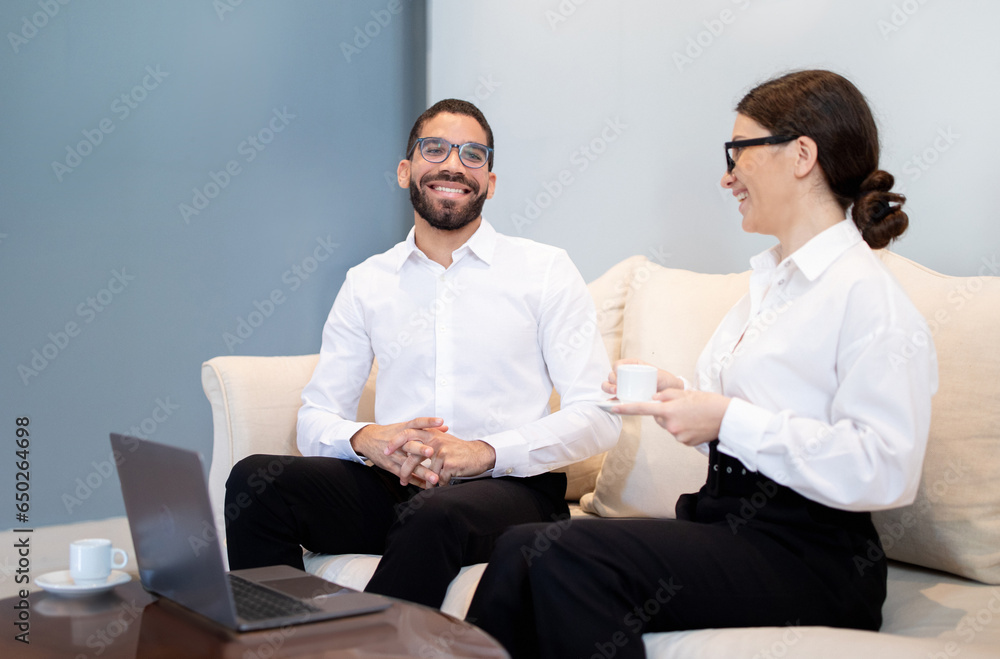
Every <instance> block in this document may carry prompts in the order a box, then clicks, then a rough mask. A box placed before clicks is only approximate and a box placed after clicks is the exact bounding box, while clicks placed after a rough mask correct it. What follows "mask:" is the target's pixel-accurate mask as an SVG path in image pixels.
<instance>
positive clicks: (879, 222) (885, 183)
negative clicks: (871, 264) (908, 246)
mask: <svg viewBox="0 0 1000 659" xmlns="http://www.w3.org/2000/svg"><path fill="white" fill-rule="evenodd" d="M894 182H895V179H893V177H892V174H890V173H889V172H886V171H882V170H881V169H876V170H875V171H874V172H872V173H871V174H869V175H868V176H867V177H866V178H865V180H864V181H862V183H861V187H860V189H859V190H858V194H857V196H856V197H855V198H854V205H853V207H852V209H851V218H852V219H853V220H854V224H855V225H857V227H858V230H859V231H861V236H862V237H863V238H864V239H865V242H866V243H868V246H869V247H871V248H872V249H882V248H883V247H886V246H887V245H888V244H889V243H890V242H891V241H892V240H894V239H896V238H898V237H899V236H901V235H903V232H904V231H906V227H907V226H909V223H910V219H909V218H908V217H907V216H906V213H904V212H903V204H904V203H905V202H906V197H904V196H903V195H901V194H899V193H898V192H890V191H891V190H892V185H893V183H894Z"/></svg>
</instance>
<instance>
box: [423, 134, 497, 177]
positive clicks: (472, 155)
mask: <svg viewBox="0 0 1000 659" xmlns="http://www.w3.org/2000/svg"><path fill="white" fill-rule="evenodd" d="M418 144H419V145H420V155H422V156H423V157H424V160H426V161H427V162H434V163H437V162H444V161H445V160H447V159H448V156H450V155H451V150H452V149H453V148H457V149H458V158H459V160H461V161H462V164H463V165H465V166H466V167H468V168H470V169H479V168H480V167H482V166H483V165H485V164H486V163H488V162H489V161H490V154H491V153H492V152H493V149H491V148H490V147H488V146H485V145H483V144H476V143H475V142H466V143H465V144H451V143H450V142H448V140H446V139H444V138H441V137H421V138H420V139H418V140H417V141H416V142H415V143H414V145H413V148H411V149H410V153H408V154H406V157H407V158H409V157H410V155H412V154H413V152H414V150H415V149H416V148H417V145H418Z"/></svg>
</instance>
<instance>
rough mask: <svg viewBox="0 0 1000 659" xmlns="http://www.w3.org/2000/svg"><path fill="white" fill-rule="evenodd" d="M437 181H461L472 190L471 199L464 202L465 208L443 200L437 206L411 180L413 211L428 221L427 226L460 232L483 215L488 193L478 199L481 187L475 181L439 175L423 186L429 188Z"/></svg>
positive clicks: (461, 177) (453, 201) (425, 182)
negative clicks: (428, 186) (477, 194)
mask: <svg viewBox="0 0 1000 659" xmlns="http://www.w3.org/2000/svg"><path fill="white" fill-rule="evenodd" d="M437 181H444V182H448V181H460V182H461V183H463V184H465V185H467V186H469V188H471V192H470V193H469V195H470V199H468V200H466V201H465V202H464V204H465V205H464V207H462V206H459V203H460V202H458V201H456V200H454V199H442V200H440V202H439V204H437V205H435V204H434V203H433V202H431V201H430V200H429V199H428V198H427V194H426V193H425V192H422V191H421V190H420V187H419V186H418V185H417V184H416V183H415V182H414V181H412V180H411V181H410V203H411V204H413V210H415V211H417V214H418V215H420V217H422V218H424V219H425V220H427V224H429V225H431V226H432V227H434V228H435V229H440V230H441V231H458V230H459V229H461V228H462V227H464V226H466V225H467V224H469V222H472V221H473V220H475V219H476V218H477V217H479V216H480V215H481V214H482V212H483V204H485V203H486V193H485V192H484V193H482V194H481V195H479V196H478V197H477V196H475V195H476V193H477V192H479V185H477V184H476V182H475V181H470V180H469V179H467V178H465V177H464V176H462V175H461V174H457V175H455V176H447V175H439V176H435V177H434V178H432V179H427V180H425V181H424V182H423V184H424V185H425V186H427V185H430V184H431V183H434V182H437Z"/></svg>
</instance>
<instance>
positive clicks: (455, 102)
mask: <svg viewBox="0 0 1000 659" xmlns="http://www.w3.org/2000/svg"><path fill="white" fill-rule="evenodd" d="M442 112H447V113H449V114H464V115H465V116H467V117H472V118H473V119H475V120H476V121H478V122H479V125H480V126H482V127H483V130H484V131H486V146H488V147H490V149H492V148H493V129H492V128H490V124H489V122H488V121H486V117H484V116H483V113H482V112H480V111H479V108H477V107H476V106H475V105H473V104H472V103H469V102H468V101H462V100H460V99H457V98H446V99H444V100H443V101H438V102H437V103H435V104H434V105H432V106H430V107H429V108H427V109H426V110H424V113H423V114H422V115H420V116H419V117H417V121H416V122H415V123H414V124H413V128H411V129H410V139H409V141H408V142H407V143H406V153H405V154H404V157H407V158H409V157H411V153H410V152H411V151H412V150H413V145H414V144H416V143H417V139H419V138H420V131H422V130H423V128H424V124H425V123H427V122H428V121H430V120H431V119H433V118H434V117H436V116H438V115H439V114H441V113H442ZM435 137H438V136H435ZM487 171H493V152H492V151H490V160H489V163H487Z"/></svg>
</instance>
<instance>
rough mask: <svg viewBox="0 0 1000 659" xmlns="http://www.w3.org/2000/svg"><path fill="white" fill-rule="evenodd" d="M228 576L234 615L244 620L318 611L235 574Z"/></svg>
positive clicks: (313, 607)
mask: <svg viewBox="0 0 1000 659" xmlns="http://www.w3.org/2000/svg"><path fill="white" fill-rule="evenodd" d="M228 576H229V587H230V590H232V592H233V599H234V600H235V601H236V613H237V614H238V615H239V616H240V617H241V618H243V619H244V620H248V621H254V620H266V619H268V618H282V617H285V616H294V615H299V614H303V613H313V612H316V611H319V610H320V609H318V608H316V607H315V606H312V605H309V604H306V603H305V602H303V601H301V600H298V599H295V598H294V597H291V596H290V595H285V594H284V593H279V592H277V591H274V590H271V589H270V588H265V587H264V586H261V585H260V584H256V583H254V582H252V581H247V580H246V579H244V578H242V577H238V576H236V575H235V574H229V575H228Z"/></svg>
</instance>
